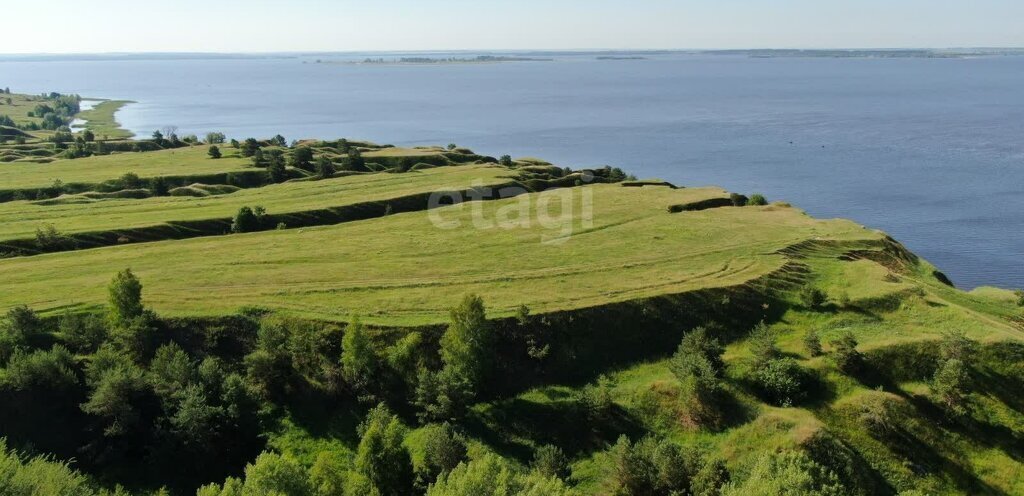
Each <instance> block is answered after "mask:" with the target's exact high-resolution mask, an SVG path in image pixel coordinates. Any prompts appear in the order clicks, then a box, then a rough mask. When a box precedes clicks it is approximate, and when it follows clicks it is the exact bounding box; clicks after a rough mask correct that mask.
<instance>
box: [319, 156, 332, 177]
mask: <svg viewBox="0 0 1024 496" xmlns="http://www.w3.org/2000/svg"><path fill="white" fill-rule="evenodd" d="M334 172H335V171H334V162H331V159H329V158H327V156H326V155H320V156H319V157H317V159H316V175H317V177H319V178H320V179H327V178H329V177H331V176H333V175H334Z"/></svg>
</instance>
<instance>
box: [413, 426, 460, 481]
mask: <svg viewBox="0 0 1024 496" xmlns="http://www.w3.org/2000/svg"><path fill="white" fill-rule="evenodd" d="M466 453H467V451H466V442H465V441H464V440H463V439H462V436H461V435H459V434H458V433H456V432H455V429H453V428H452V426H451V425H450V424H448V423H444V424H441V425H433V426H428V427H427V428H425V429H424V439H423V466H424V469H425V473H424V474H422V476H423V477H424V478H425V479H426V480H425V481H423V482H428V483H432V482H434V481H435V480H436V479H437V476H438V475H441V474H443V473H445V472H451V471H452V470H453V469H455V467H457V466H458V465H459V464H460V463H462V462H464V461H466ZM421 485H422V483H421Z"/></svg>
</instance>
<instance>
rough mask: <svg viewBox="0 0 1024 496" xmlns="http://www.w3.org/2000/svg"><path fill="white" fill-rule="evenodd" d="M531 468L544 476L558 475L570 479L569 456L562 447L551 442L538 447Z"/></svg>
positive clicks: (563, 478)
mask: <svg viewBox="0 0 1024 496" xmlns="http://www.w3.org/2000/svg"><path fill="white" fill-rule="evenodd" d="M530 468H531V469H533V471H535V472H537V473H538V474H540V475H542V476H544V477H557V478H559V479H562V480H566V479H568V478H569V474H570V472H571V468H570V466H569V458H568V457H566V456H565V453H564V452H563V451H562V448H559V447H558V446H552V445H550V444H546V445H544V446H541V447H540V448H537V451H535V452H534V453H533V462H532V463H530Z"/></svg>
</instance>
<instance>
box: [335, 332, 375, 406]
mask: <svg viewBox="0 0 1024 496" xmlns="http://www.w3.org/2000/svg"><path fill="white" fill-rule="evenodd" d="M379 362H380V359H379V358H378V356H377V353H376V351H375V350H374V349H373V343H371V342H370V337H369V336H368V335H367V334H366V329H365V328H364V327H363V323H362V322H361V321H360V320H359V317H354V318H353V319H352V322H351V323H350V324H349V325H348V327H347V328H346V329H345V334H344V337H343V338H342V340H341V372H342V376H343V377H344V378H345V381H346V382H347V383H348V384H349V385H350V386H351V387H352V388H353V389H355V390H356V391H359V392H360V393H362V394H367V393H368V392H369V391H370V390H371V389H372V387H373V380H374V377H376V376H377V375H378V366H379Z"/></svg>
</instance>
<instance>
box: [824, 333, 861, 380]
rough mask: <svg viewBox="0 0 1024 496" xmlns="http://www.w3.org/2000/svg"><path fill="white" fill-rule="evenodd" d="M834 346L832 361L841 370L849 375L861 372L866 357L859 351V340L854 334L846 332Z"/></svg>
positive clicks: (834, 341) (834, 342) (833, 342)
mask: <svg viewBox="0 0 1024 496" xmlns="http://www.w3.org/2000/svg"><path fill="white" fill-rule="evenodd" d="M831 344H832V361H834V362H835V364H836V367H838V368H839V370H841V371H843V372H845V373H847V374H856V373H857V372H860V371H861V370H862V368H863V365H864V356H863V355H861V354H860V352H859V351H857V344H858V343H857V338H856V337H854V335H853V333H852V332H849V331H847V332H845V333H843V334H842V335H841V336H839V339H834V340H832V342H831Z"/></svg>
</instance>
